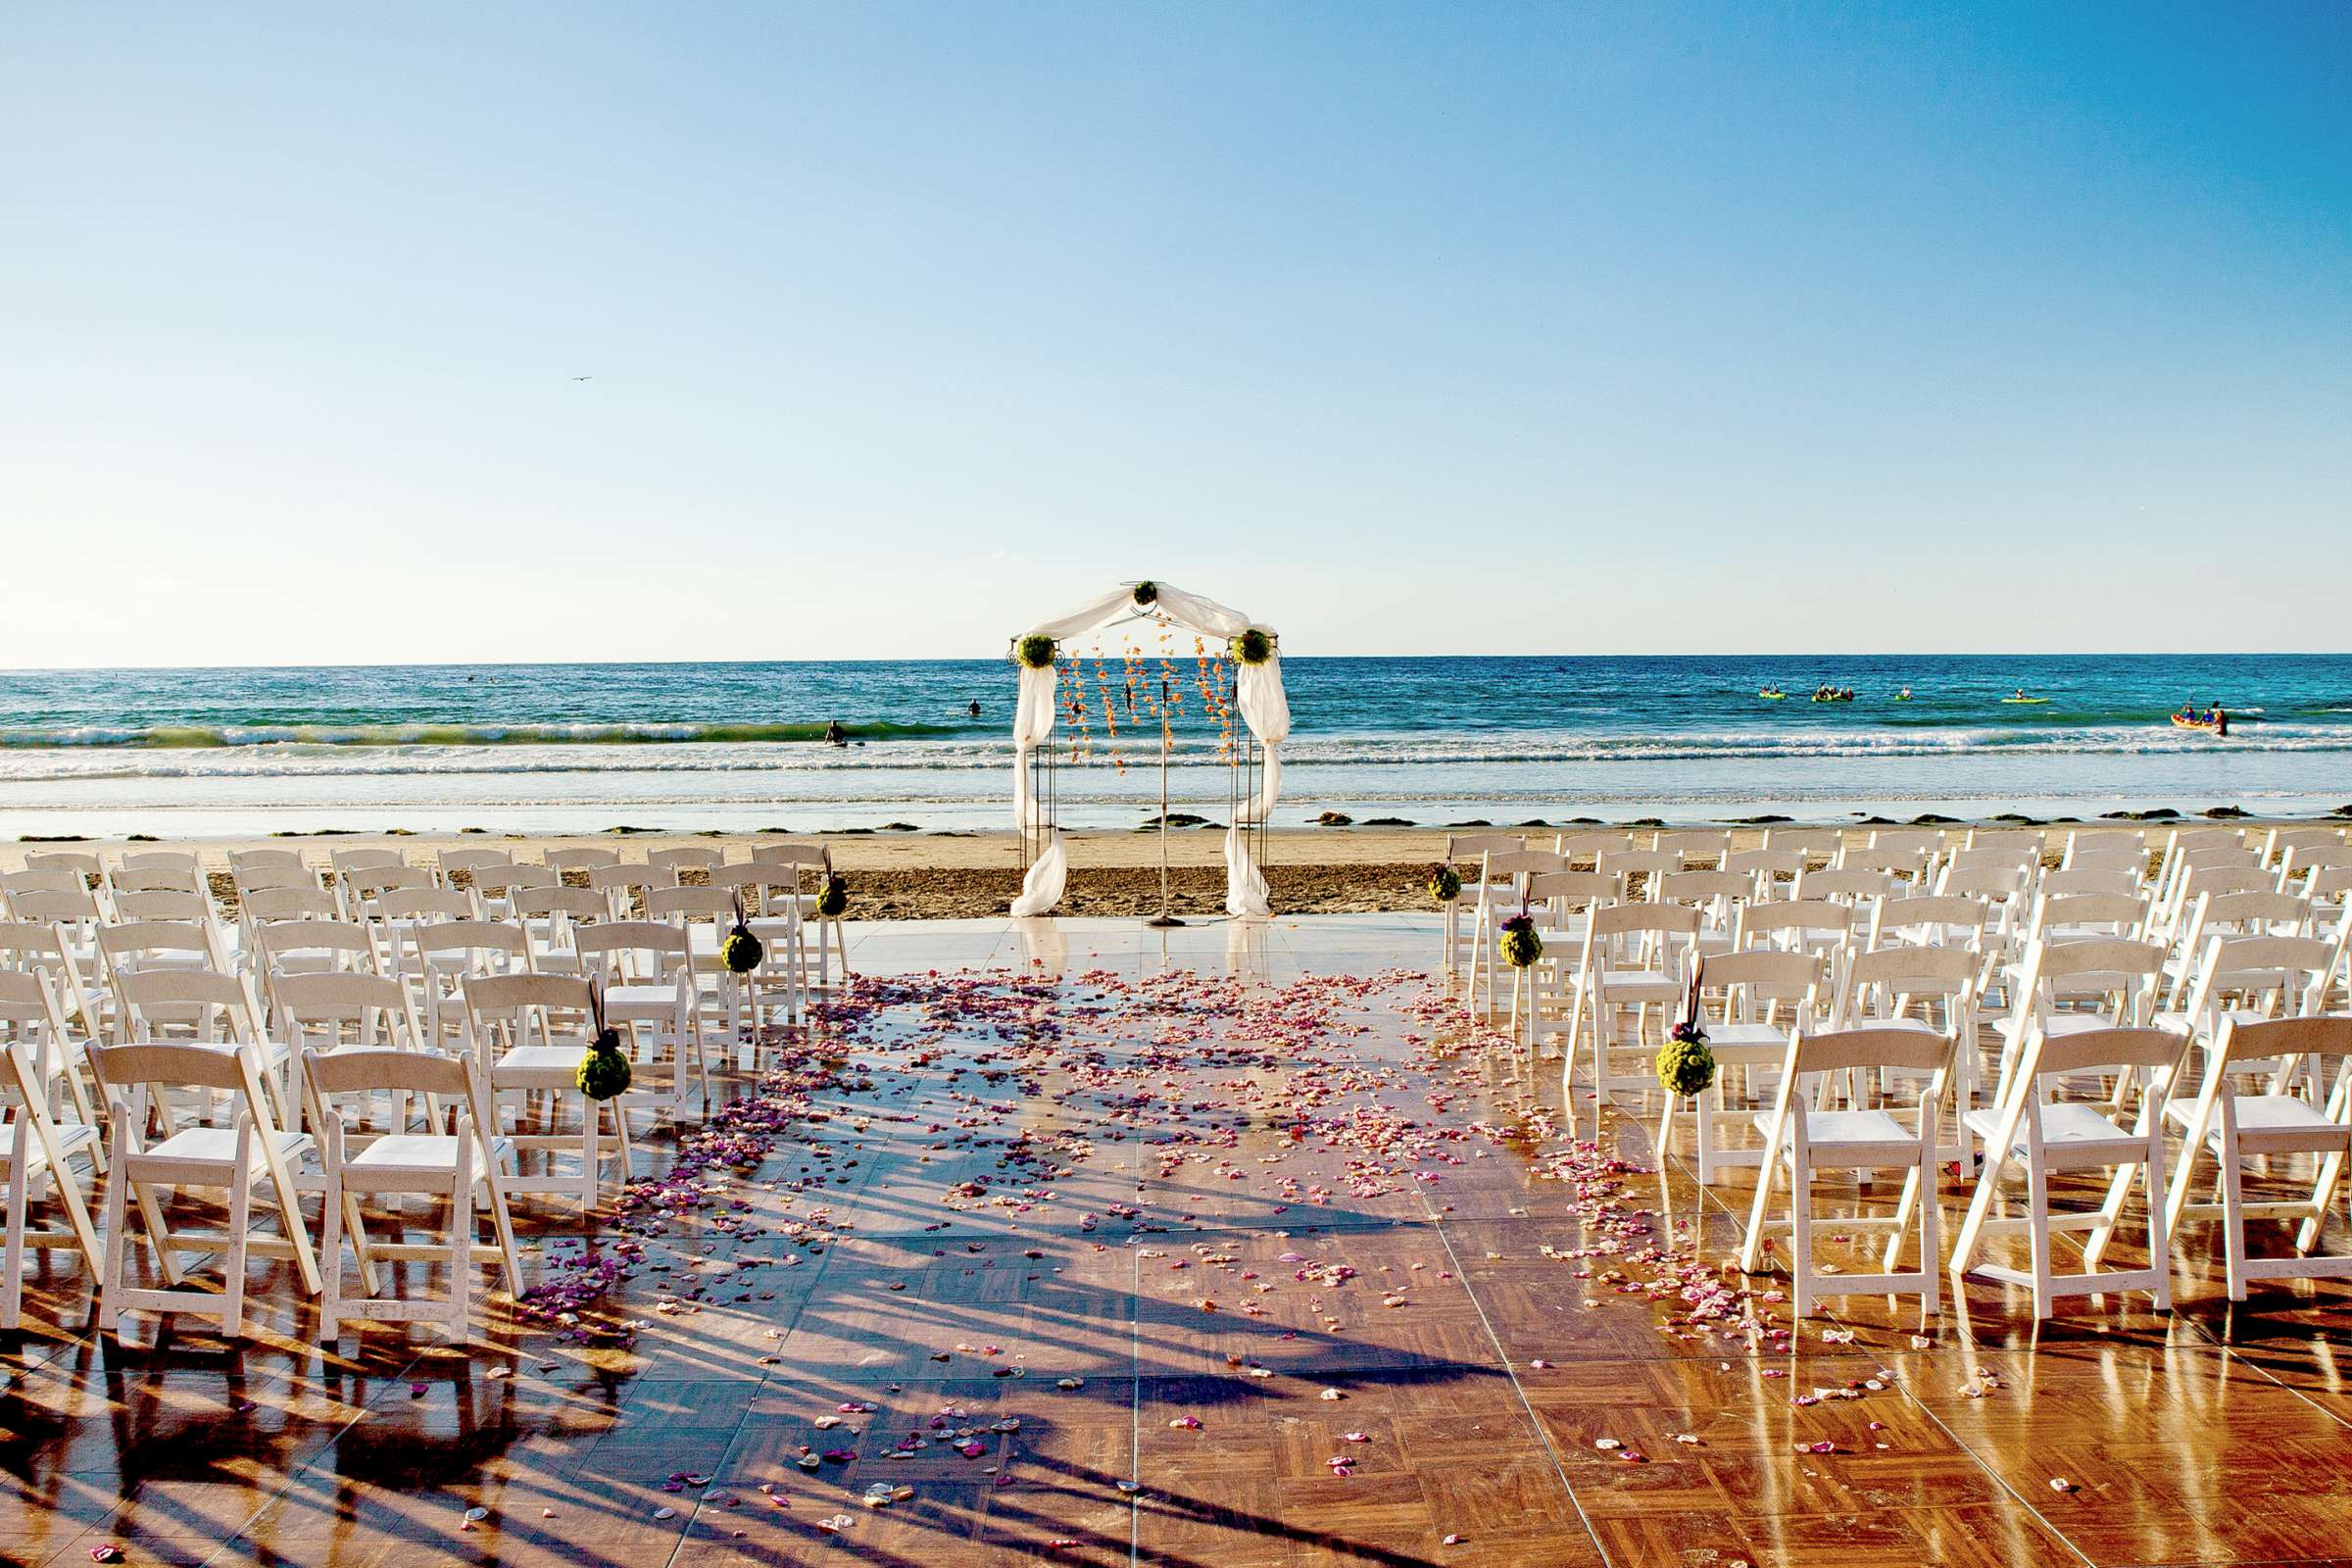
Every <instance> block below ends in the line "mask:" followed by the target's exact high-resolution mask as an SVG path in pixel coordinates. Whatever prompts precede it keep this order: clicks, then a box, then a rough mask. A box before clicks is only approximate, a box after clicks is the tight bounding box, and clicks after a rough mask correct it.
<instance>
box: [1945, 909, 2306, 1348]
mask: <svg viewBox="0 0 2352 1568" xmlns="http://www.w3.org/2000/svg"><path fill="white" fill-rule="evenodd" d="M2260 940H2269V941H2273V942H2278V941H2286V940H2290V939H2260ZM2200 1057H2201V1058H2202V1059H2201V1061H2200V1060H2199V1058H2200ZM2191 1066H2201V1068H2202V1079H2201V1082H2200V1084H2199V1085H2198V1087H2197V1088H2196V1090H2195V1091H2194V1093H2193V1094H2183V1093H2180V1092H2179V1091H2180V1090H2181V1089H2182V1087H2183V1086H2182V1084H2181V1082H2180V1080H2181V1079H2182V1077H2183V1076H2184V1075H2185V1074H2186V1072H2187V1071H2188V1069H2189V1068H2190V1067H2191ZM2249 1075H2250V1076H2254V1077H2256V1078H2258V1079H2260V1080H2262V1081H2263V1086H2262V1087H2261V1088H2260V1090H2259V1091H2258V1092H2256V1093H2252V1094H2245V1093H2240V1092H2239V1080H2241V1079H2243V1078H2245V1077H2247V1076H2249ZM2086 1078H2087V1079H2088V1080H2089V1093H2090V1094H2091V1096H2092V1097H2093V1098H2091V1099H2087V1100H2086V1099H2083V1098H2082V1092H2083V1091H2082V1081H2083V1080H2084V1079H2086ZM2134 1078H2141V1079H2144V1081H2145V1088H2144V1090H2143V1091H2142V1092H2141V1094H2140V1096H2139V1097H2138V1101H2137V1105H2136V1114H2135V1116H2134V1117H2133V1118H2132V1120H2131V1125H2130V1126H2126V1125H2125V1120H2124V1118H2125V1113H2126V1109H2127V1106H2126V1102H2125V1096H2124V1093H2123V1090H2124V1086H2126V1085H2128V1084H2130V1083H2131V1081H2132V1080H2133V1079H2134ZM2110 1079H2112V1080H2113V1081H2114V1083H2115V1084H2116V1086H2117V1088H2116V1090H2115V1091H2113V1092H2112V1093H2110V1092H2108V1091H2106V1090H2105V1088H2104V1087H2103V1085H2104V1082H2105V1081H2106V1080H2110ZM2298 1079H2300V1082H2298ZM2070 1096H2071V1097H2072V1098H2069V1097H2070ZM1970 1119H1971V1121H1972V1123H1973V1124H1974V1125H1975V1126H1976V1128H1977V1129H1978V1131H1979V1132H1980V1133H1981V1134H1982V1136H1983V1137H1984V1139H1985V1145H1986V1150H1987V1159H1986V1161H1985V1167H1984V1169H1983V1171H1982V1172H1981V1174H1980V1177H1979V1182H1978V1187H1977V1191H1976V1193H1975V1195H1974V1197H1973V1198H1972V1200H1971V1202H1970V1206H1969V1210H1968V1216H1967V1219H1966V1220H1965V1221H1964V1222H1963V1226H1962V1230H1961V1234H1960V1237H1959V1242H1958V1245H1957V1246H1956V1247H1955V1249H1954V1251H1953V1256H1952V1260H1951V1273H1952V1278H1953V1283H1954V1288H1955V1290H1957V1289H1959V1287H1960V1285H1961V1282H1962V1281H1963V1279H1964V1278H1965V1277H1967V1276H1969V1275H1970V1274H1975V1275H1977V1276H1980V1277H1985V1278H1991V1279H1996V1280H2002V1281H2005V1282H2008V1283H2012V1284H2017V1285H2022V1286H2027V1287H2030V1288H2031V1289H2032V1290H2033V1292H2034V1310H2035V1314H2036V1315H2037V1316H2041V1317H2046V1316H2048V1315H2049V1313H2050V1311H2051V1303H2052V1301H2053V1300H2054V1299H2056V1298H2058V1297H2061V1296H2071V1295H2087V1294H2099V1293H2105V1292H2112V1291H2122V1290H2146V1291H2149V1292H2150V1293H2151V1294H2152V1295H2153V1297H2154V1299H2155V1302H2156V1304H2157V1306H2158V1307H2159V1308H2163V1307H2166V1306H2169V1305H2170V1304H2171V1239H2172V1238H2174V1237H2176V1236H2177V1235H2178V1234H2179V1232H2180V1225H2181V1223H2182V1221H2183V1220H2184V1219H2186V1218H2188V1217H2190V1216H2191V1215H2197V1216H2206V1215H2214V1216H2218V1217H2220V1218H2221V1219H2222V1221H2223V1226H2222V1242H2223V1252H2224V1259H2225V1277H2226V1282H2227V1287H2228V1290H2229V1297H2230V1299H2233V1300H2244V1299H2246V1297H2247V1294H2248V1285H2249V1283H2250V1282H2251V1281H2253V1280H2256V1279H2282V1278H2308V1277H2314V1276H2322V1275H2331V1276H2337V1277H2345V1276H2352V1256H2343V1255H2334V1256H2315V1255H2312V1249H2313V1247H2314V1246H2315V1245H2316V1244H2317V1242H2318V1240H2319V1237H2320V1234H2321V1231H2322V1228H2323V1225H2324V1222H2325V1220H2326V1218H2327V1213H2328V1210H2329V1205H2330V1203H2331V1201H2332V1199H2333V1195H2334V1192H2335V1190H2336V1188H2337V1187H2338V1185H2339V1184H2340V1181H2341V1175H2342V1170H2343V1166H2344V1161H2345V1157H2346V1154H2347V1152H2352V1019H2347V1018H2326V1017H2311V1016H2291V1017H2284V1018H2257V1017H2250V1016H2246V1015H2243V1014H2240V1013H2237V1012H2234V1011H2233V1012H2231V1013H2229V1014H2227V1015H2225V1016H2224V1017H2222V1019H2221V1020H2220V1022H2219V1026H2218V1029H2217V1031H2216V1032H2215V1033H2214V1034H2212V1035H2211V1036H2209V1037H2184V1036H2183V1034H2182V1033H2181V1032H2180V1031H2178V1030H2175V1029H2170V1028H2153V1029H2151V1028H2145V1027H2130V1026H2100V1027H2093V1028H2090V1029H2085V1030H2080V1031H2077V1032H2074V1033H2071V1034H2067V1035H2043V1036H2040V1037H2037V1039H2036V1040H2035V1042H2034V1047H2033V1048H2032V1050H2031V1051H2030V1053H2029V1054H2028V1055H2027V1056H2026V1058H2025V1059H2024V1061H2023V1062H2022V1063H2021V1066H2020V1070H2019V1073H2018V1075H2017V1078H2016V1081H2015V1083H2014V1084H2013V1085H2012V1086H2011V1089H2010V1092H2009V1093H2008V1094H2007V1095H2006V1096H2004V1098H2003V1099H2002V1101H2001V1102H2000V1103H1998V1104H1997V1105H1996V1106H1994V1107H1991V1108H1988V1109H1986V1110H1982V1111H1976V1112H1972V1113H1971V1116H1970ZM2168 1129H2171V1130H2177V1131H2178V1132H2179V1133H2180V1138H2181V1143H2180V1153H2179V1156H2178V1158H2177V1159H2176V1160H2174V1161H2173V1162H2172V1168H2171V1171H2170V1178H2169V1180H2168V1179H2167V1169H2166V1167H2167V1158H2168V1156H2167V1152H2166V1142H2165V1135H2166V1132H2167V1130H2168ZM2295 1154H2301V1155H2307V1156H2310V1157H2311V1159H2312V1160H2313V1162H2314V1163H2313V1167H2312V1186H2311V1189H2310V1191H2309V1193H2308V1194H2307V1195H2306V1196H2301V1197H2298V1198H2295V1199H2291V1200H2286V1201H2266V1202H2248V1201H2246V1199H2245V1196H2244V1195H2245V1182H2246V1174H2247V1173H2246V1161H2247V1160H2248V1159H2250V1158H2255V1157H2263V1156H2269V1157H2274V1158H2275V1157H2278V1156H2284V1155H2295ZM2208 1157H2210V1158H2211V1159H2212V1160H2213V1162H2214V1164H2213V1179H2214V1180H2215V1182H2216V1183H2217V1185H2218V1186H2219V1187H2220V1189H2221V1201H2219V1202H2217V1203H2192V1202H2191V1201H2190V1198H2191V1194H2192V1192H2193V1189H2194V1184H2195V1182H2196V1181H2197V1179H2198V1167H2199V1163H2200V1161H2202V1160H2204V1159H2206V1158H2208ZM2102 1167H2104V1168H2107V1169H2109V1170H2110V1171H2111V1173H2112V1174H2111V1175H2110V1178H2109V1184H2108V1187H2107V1191H2106V1193H2105V1195H2104V1197H2103V1199H2102V1201H2101V1202H2100V1203H2099V1205H2098V1206H2097V1207H2096V1208H2095V1209H2091V1210H2086V1211H2079V1212H2071V1213H2061V1212H2058V1211H2056V1210H2054V1209H2053V1207H2052V1205H2051V1202H2050V1198H2049V1190H2048V1177H2049V1176H2050V1175H2052V1174H2056V1173H2061V1172H2065V1171H2070V1170H2082V1169H2096V1168H2102ZM2012 1171H2016V1172H2018V1173H2021V1174H2023V1175H2024V1177H2025V1178H2026V1183H2027V1193H2026V1201H2025V1208H2024V1212H2023V1213H2022V1214H2018V1215H2014V1216H2010V1217H2007V1218H1997V1217H1995V1216H1994V1215H1993V1213H1992V1208H1993V1205H1994V1204H1995V1202H1996V1201H1997V1200H1998V1195H1999V1190H2000V1187H2001V1184H2002V1181H2003V1178H2004V1176H2005V1175H2007V1174H2009V1173H2010V1172H2012ZM2135 1182H2136V1183H2137V1184H2138V1185H2139V1186H2140V1187H2141V1189H2142V1192H2143V1196H2144V1200H2145V1203H2146V1211H2147V1217H2146V1231H2145V1244H2146V1250H2147V1254H2148V1259H2149V1262H2148V1264H2147V1265H2146V1266H2144V1267H2142V1268H2140V1269H2137V1270H2122V1271H2118V1270H2101V1269H2100V1268H2099V1264H2100V1261H2101V1259H2102V1258H2103V1256H2104V1254H2105V1251H2106V1249H2107V1247H2108V1245H2109V1243H2110V1242H2111V1240H2112V1239H2113V1236H2114V1233H2115V1231H2116V1229H2117V1226H2118V1221H2119V1219H2120V1217H2121V1215H2122V1212H2123V1208H2124V1205H2125V1202H2126V1201H2127V1199H2128V1198H2129V1196H2130V1193H2131V1187H2132V1186H2133V1185H2134V1183H2135ZM2261 1218H2283V1219H2288V1220H2291V1221H2294V1222H2295V1223H2296V1225H2297V1231H2296V1234H2295V1236H2294V1237H2293V1249H2294V1251H2293V1254H2292V1255H2291V1256H2288V1257H2283V1258H2252V1257H2250V1255H2249V1247H2248V1238H2247V1222H2248V1221H2249V1220H2252V1219H2261ZM2017 1230H2023V1231H2024V1232H2026V1234H2027V1236H2028V1240H2029V1248H2030V1253H2029V1255H2030V1259H2031V1263H2030V1267H2029V1268H2027V1269H2025V1270H2018V1269H2013V1268H2005V1267H2001V1266H1997V1265H1993V1264H1990V1263H1985V1262H1980V1261H1977V1260H1976V1256H1977V1250H1978V1243H1979V1241H1980V1239H1981V1238H1982V1237H1984V1236H1986V1235H1992V1234H1998V1233H2000V1232H2003V1231H2017ZM2068 1231H2086V1232H2088V1233H2089V1234H2088V1235H2087V1237H2086V1238H2085V1240H2084V1241H2083V1243H2082V1269H2081V1270H2080V1271H2079V1272H2075V1273H2065V1274H2062V1273H2059V1272H2057V1271H2056V1269H2055V1267H2054V1265H2053V1251H2054V1249H2053V1246H2052V1241H2053V1238H2054V1237H2055V1236H2056V1235H2058V1234H2061V1233H2064V1232H2068Z"/></svg>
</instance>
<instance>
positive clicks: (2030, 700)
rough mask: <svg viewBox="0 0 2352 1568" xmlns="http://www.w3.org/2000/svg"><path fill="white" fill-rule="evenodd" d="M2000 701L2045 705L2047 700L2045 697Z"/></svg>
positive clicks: (2004, 699) (2010, 698) (2003, 699)
mask: <svg viewBox="0 0 2352 1568" xmlns="http://www.w3.org/2000/svg"><path fill="white" fill-rule="evenodd" d="M2001 701H2002V702H2004V703H2046V702H2048V701H2049V699H2048V698H2047V697H2004V698H2002V699H2001Z"/></svg>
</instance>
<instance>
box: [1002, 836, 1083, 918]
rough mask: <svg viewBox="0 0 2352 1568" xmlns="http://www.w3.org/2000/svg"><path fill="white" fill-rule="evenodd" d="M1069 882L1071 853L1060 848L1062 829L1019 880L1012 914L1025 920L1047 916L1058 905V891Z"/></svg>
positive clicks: (1059, 896) (1059, 897)
mask: <svg viewBox="0 0 2352 1568" xmlns="http://www.w3.org/2000/svg"><path fill="white" fill-rule="evenodd" d="M1069 880H1070V854H1069V851H1067V850H1065V849H1063V848H1062V846H1061V829H1059V828H1055V829H1054V836H1053V838H1051V839H1050V840H1048V841H1047V843H1046V853H1045V854H1043V855H1041V856H1039V857H1038V858H1037V863H1036V864H1035V865H1032V866H1031V867H1029V874H1028V875H1027V876H1025V877H1023V878H1021V896H1020V897H1019V898H1017V899H1014V900H1013V901H1012V912H1013V913H1014V914H1016V915H1019V916H1023V917H1026V916H1028V915H1032V914H1046V913H1050V912H1051V911H1052V910H1053V908H1054V906H1055V905H1056V904H1059V903H1060V902H1061V890H1062V888H1063V887H1064V886H1066V885H1067V884H1068V882H1069Z"/></svg>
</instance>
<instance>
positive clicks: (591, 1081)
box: [573, 1029, 630, 1100]
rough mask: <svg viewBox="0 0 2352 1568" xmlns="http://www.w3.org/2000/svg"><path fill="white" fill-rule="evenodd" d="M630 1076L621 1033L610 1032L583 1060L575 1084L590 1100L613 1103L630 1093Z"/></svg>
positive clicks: (575, 1077)
mask: <svg viewBox="0 0 2352 1568" xmlns="http://www.w3.org/2000/svg"><path fill="white" fill-rule="evenodd" d="M629 1076H630V1074H629V1058H628V1057H626V1056H624V1055H622V1054H620V1033H619V1031H618V1030H614V1029H607V1030H605V1031H603V1032H602V1033H600V1034H599V1035H598V1036H597V1037H596V1040H595V1043H594V1044H592V1045H590V1046H589V1048H588V1054H586V1055H584V1056H582V1057H581V1058H580V1070H579V1071H578V1072H577V1073H575V1074H574V1075H573V1081H574V1082H575V1083H577V1084H578V1085H579V1086H580V1093H581V1094H583V1095H586V1096H587V1097H588V1098H589V1099H590V1100H611V1099H612V1098H613V1096H615V1095H624V1094H627V1093H628V1090H629Z"/></svg>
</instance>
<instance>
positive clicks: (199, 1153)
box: [139, 1127, 311, 1171]
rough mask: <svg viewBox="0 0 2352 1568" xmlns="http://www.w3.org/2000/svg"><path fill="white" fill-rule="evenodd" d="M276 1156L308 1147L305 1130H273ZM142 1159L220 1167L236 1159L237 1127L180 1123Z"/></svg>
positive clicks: (288, 1155)
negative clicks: (188, 1162)
mask: <svg viewBox="0 0 2352 1568" xmlns="http://www.w3.org/2000/svg"><path fill="white" fill-rule="evenodd" d="M271 1136H272V1138H273V1140H274V1141H275V1143H276V1145H277V1152H278V1157H279V1158H281V1159H289V1160H290V1159H292V1158H294V1156H296V1155H297V1154H300V1153H302V1152H305V1151H307V1150H308V1149H309V1148H310V1147H311V1135H310V1134H309V1133H282V1132H281V1133H275V1134H272V1135H271ZM139 1157H141V1158H143V1159H186V1160H204V1161H210V1162H213V1163H217V1164H220V1165H221V1166H223V1167H225V1166H228V1165H232V1164H234V1163H236V1158H237V1130H236V1129H235V1128H234V1127H183V1128H181V1129H180V1130H179V1131H178V1132H175V1133H173V1134H172V1136H171V1137H169V1138H167V1139H165V1140H164V1141H163V1142H162V1143H160V1144H156V1145H153V1146H151V1147H150V1148H148V1149H146V1150H144V1151H143V1152H141V1154H140V1156H139ZM253 1168H254V1169H255V1170H256V1171H259V1170H262V1169H264V1168H265V1167H264V1166H263V1164H262V1162H261V1161H260V1160H259V1159H256V1160H255V1161H254V1162H253Z"/></svg>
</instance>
